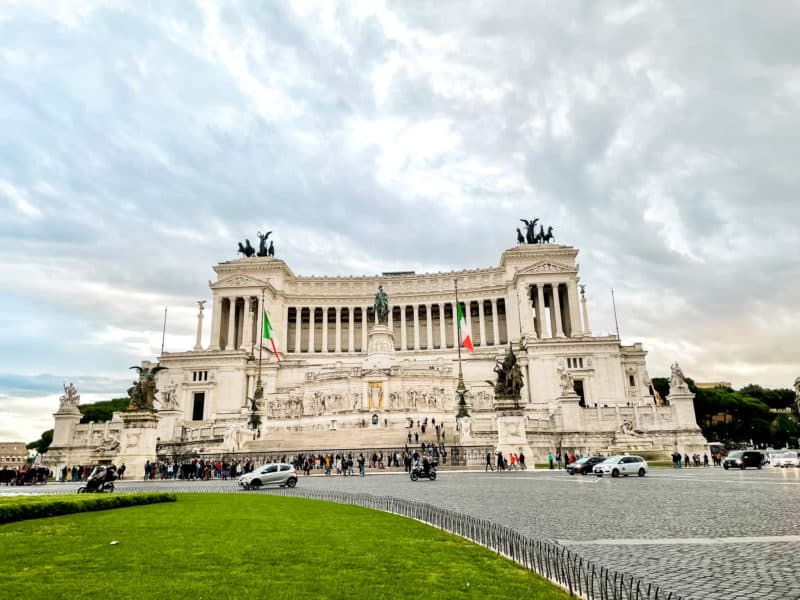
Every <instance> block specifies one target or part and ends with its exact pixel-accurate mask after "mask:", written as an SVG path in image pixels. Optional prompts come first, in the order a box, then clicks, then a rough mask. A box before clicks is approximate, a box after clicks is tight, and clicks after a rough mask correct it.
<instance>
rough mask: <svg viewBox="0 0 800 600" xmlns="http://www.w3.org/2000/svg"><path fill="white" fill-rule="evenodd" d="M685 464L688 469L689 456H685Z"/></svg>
mask: <svg viewBox="0 0 800 600" xmlns="http://www.w3.org/2000/svg"><path fill="white" fill-rule="evenodd" d="M683 462H684V464H685V465H686V466H687V467H688V466H689V455H688V454H684V455H683Z"/></svg>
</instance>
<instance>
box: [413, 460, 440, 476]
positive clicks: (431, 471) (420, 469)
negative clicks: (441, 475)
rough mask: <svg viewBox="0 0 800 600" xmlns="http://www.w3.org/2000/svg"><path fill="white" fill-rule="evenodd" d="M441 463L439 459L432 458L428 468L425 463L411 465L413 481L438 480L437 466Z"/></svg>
mask: <svg viewBox="0 0 800 600" xmlns="http://www.w3.org/2000/svg"><path fill="white" fill-rule="evenodd" d="M438 465H439V462H438V461H435V460H432V461H430V462H429V463H428V468H427V469H426V468H425V463H424V462H423V463H417V464H415V465H414V466H413V467H411V481H417V480H418V479H430V480H431V481H435V480H436V467H437V466H438Z"/></svg>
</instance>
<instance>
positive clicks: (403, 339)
mask: <svg viewBox="0 0 800 600" xmlns="http://www.w3.org/2000/svg"><path fill="white" fill-rule="evenodd" d="M407 337H408V335H407V333H406V307H405V304H404V305H402V306H401V307H400V350H408V339H407Z"/></svg>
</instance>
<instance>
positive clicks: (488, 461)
mask: <svg viewBox="0 0 800 600" xmlns="http://www.w3.org/2000/svg"><path fill="white" fill-rule="evenodd" d="M486 471H494V467H493V466H492V453H491V452H487V453H486V467H484V469H483V472H484V473H485V472H486Z"/></svg>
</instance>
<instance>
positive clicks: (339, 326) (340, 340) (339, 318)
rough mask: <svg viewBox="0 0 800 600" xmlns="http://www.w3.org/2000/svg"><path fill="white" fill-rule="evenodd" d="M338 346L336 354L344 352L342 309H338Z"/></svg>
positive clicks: (335, 347)
mask: <svg viewBox="0 0 800 600" xmlns="http://www.w3.org/2000/svg"><path fill="white" fill-rule="evenodd" d="M335 310H336V345H335V346H334V349H335V350H336V352H337V353H338V352H341V351H342V307H341V306H337V307H336V309H335Z"/></svg>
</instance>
